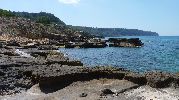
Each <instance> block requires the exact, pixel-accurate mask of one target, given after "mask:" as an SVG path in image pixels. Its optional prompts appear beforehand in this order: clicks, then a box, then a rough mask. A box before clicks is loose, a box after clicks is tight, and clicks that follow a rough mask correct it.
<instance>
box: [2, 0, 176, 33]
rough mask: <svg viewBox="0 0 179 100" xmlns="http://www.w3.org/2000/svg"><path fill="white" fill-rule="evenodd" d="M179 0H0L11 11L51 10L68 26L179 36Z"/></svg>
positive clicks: (49, 11)
mask: <svg viewBox="0 0 179 100" xmlns="http://www.w3.org/2000/svg"><path fill="white" fill-rule="evenodd" d="M178 5H179V0H0V8H1V9H6V10H12V11H25V12H41V11H43V12H48V13H53V14H54V15H55V16H57V17H58V18H60V19H61V20H62V21H64V22H65V23H66V24H68V25H75V26H90V27H101V28H128V29H140V30H145V31H153V32H157V33H159V34H160V35H161V36H179V6H178Z"/></svg>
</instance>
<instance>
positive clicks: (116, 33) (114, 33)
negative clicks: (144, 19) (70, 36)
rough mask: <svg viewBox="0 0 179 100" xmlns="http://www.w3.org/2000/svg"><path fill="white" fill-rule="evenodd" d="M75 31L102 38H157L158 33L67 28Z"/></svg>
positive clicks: (136, 30) (79, 27)
mask: <svg viewBox="0 0 179 100" xmlns="http://www.w3.org/2000/svg"><path fill="white" fill-rule="evenodd" d="M69 27H71V28H73V29H75V30H82V31H85V32H87V33H90V34H91V35H95V36H102V37H117V36H158V33H156V32H151V31H143V30H138V29H126V28H93V27H82V26H69Z"/></svg>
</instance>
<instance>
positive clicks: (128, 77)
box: [124, 72, 147, 85]
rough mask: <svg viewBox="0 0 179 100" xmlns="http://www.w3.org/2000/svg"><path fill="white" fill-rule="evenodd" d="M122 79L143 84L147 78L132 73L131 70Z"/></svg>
mask: <svg viewBox="0 0 179 100" xmlns="http://www.w3.org/2000/svg"><path fill="white" fill-rule="evenodd" d="M124 79H125V80H128V81H131V82H134V83H136V84H139V85H145V84H146V83H147V79H146V77H145V76H144V75H141V74H137V73H132V72H129V73H128V74H126V75H125V77H124Z"/></svg>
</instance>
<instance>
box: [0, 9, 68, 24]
mask: <svg viewBox="0 0 179 100" xmlns="http://www.w3.org/2000/svg"><path fill="white" fill-rule="evenodd" d="M0 17H23V18H27V19H30V20H32V21H35V22H37V23H42V24H58V25H65V23H64V22H63V21H61V20H60V19H59V18H58V17H56V16H54V15H53V14H51V13H46V12H40V13H28V12H14V11H13V12H12V11H8V10H3V9H0Z"/></svg>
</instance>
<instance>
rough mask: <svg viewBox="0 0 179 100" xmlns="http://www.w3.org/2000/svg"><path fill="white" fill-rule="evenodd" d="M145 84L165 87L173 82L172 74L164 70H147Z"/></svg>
mask: <svg viewBox="0 0 179 100" xmlns="http://www.w3.org/2000/svg"><path fill="white" fill-rule="evenodd" d="M146 79H147V85H149V86H151V87H153V88H165V87H169V86H171V84H172V83H173V82H174V77H173V75H171V74H169V73H164V72H149V73H147V74H146Z"/></svg>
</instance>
